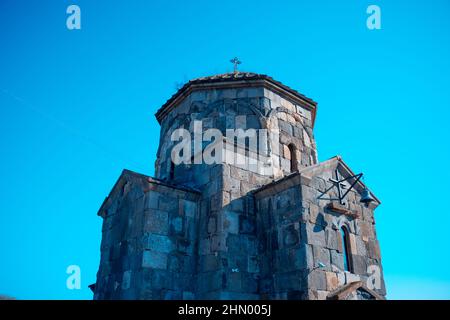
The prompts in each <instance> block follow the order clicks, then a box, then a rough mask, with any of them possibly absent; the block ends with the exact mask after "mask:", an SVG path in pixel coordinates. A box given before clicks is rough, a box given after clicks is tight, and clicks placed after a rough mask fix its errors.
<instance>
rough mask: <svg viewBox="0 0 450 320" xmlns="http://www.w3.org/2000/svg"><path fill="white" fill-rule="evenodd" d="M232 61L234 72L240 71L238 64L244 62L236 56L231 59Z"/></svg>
mask: <svg viewBox="0 0 450 320" xmlns="http://www.w3.org/2000/svg"><path fill="white" fill-rule="evenodd" d="M230 62H231V63H232V64H234V73H237V72H238V69H237V68H238V64H241V63H242V62H241V61H240V60H239V58H237V57H234V58H233V59H231V60H230Z"/></svg>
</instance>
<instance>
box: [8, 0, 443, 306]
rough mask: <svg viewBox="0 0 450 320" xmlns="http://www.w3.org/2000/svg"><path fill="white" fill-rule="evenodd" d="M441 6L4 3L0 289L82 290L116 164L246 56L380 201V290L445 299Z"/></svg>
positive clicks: (147, 158) (53, 295)
mask: <svg viewBox="0 0 450 320" xmlns="http://www.w3.org/2000/svg"><path fill="white" fill-rule="evenodd" d="M72 3H74V4H78V5H79V6H80V7H81V11H82V29H81V30H75V31H69V30H68V29H67V28H66V17H67V14H66V8H67V6H68V5H69V4H72ZM369 4H377V5H379V6H380V8H381V11H382V30H375V31H370V30H368V29H367V28H366V18H367V14H366V8H367V6H368V5H369ZM449 15H450V3H449V2H448V1H446V0H433V1H429V0H427V1H425V0H418V1H401V0H396V1H381V0H373V1H370V2H369V1H364V0H358V1H356V0H355V1H331V0H330V1H323V0H322V1H299V0H296V1H289V2H284V1H261V0H258V1H245V0H239V1H234V0H227V1H220V2H219V1H212V0H208V1H194V0H192V1H167V0H166V1H162V0H160V1H154V0H152V1H144V0H142V1H134V0H129V1H87V0H73V1H71V2H69V1H49V0H48V1H24V0H20V1H19V0H2V1H1V2H0V133H1V134H0V148H1V150H2V152H1V157H0V176H1V178H2V183H1V184H0V205H1V206H0V259H1V260H0V294H7V295H10V296H14V297H17V298H27V299H60V298H61V299H80V298H81V299H84V298H86V299H91V298H92V294H91V292H90V290H89V289H88V288H87V286H88V285H89V284H91V283H93V282H95V276H96V272H97V268H98V263H99V247H100V237H101V218H99V217H98V216H97V215H96V213H97V209H98V208H99V206H100V205H101V203H102V201H103V199H104V197H105V196H106V195H107V194H108V192H109V190H110V189H111V187H112V186H113V184H114V182H115V181H116V179H117V178H118V176H119V174H120V172H121V170H122V169H123V168H127V169H131V170H135V171H138V172H141V173H145V174H149V175H152V174H153V173H154V161H155V154H156V150H157V145H158V138H159V126H158V124H157V122H156V120H155V118H154V113H155V111H156V110H157V109H158V108H159V107H160V106H161V105H162V103H164V102H165V101H166V100H167V99H168V98H169V97H170V96H171V95H172V94H173V93H174V92H175V87H176V84H178V83H182V82H184V81H186V80H188V79H190V78H194V77H198V76H204V75H210V74H215V73H223V72H227V71H231V70H232V65H231V64H230V63H229V60H230V58H232V57H234V56H238V57H240V58H241V60H242V61H243V64H242V65H241V70H244V71H252V72H257V73H265V74H268V75H270V76H273V77H274V78H275V79H277V80H279V81H282V82H283V83H285V84H287V85H289V86H291V87H292V88H295V89H297V90H299V91H300V92H302V93H304V94H305V95H307V96H309V97H311V98H313V99H315V100H316V101H318V103H319V107H318V114H317V122H316V127H315V137H316V140H317V144H318V148H319V158H320V160H326V159H328V158H330V157H332V156H334V155H336V154H340V155H341V156H342V157H343V158H344V160H345V161H346V162H347V163H348V164H349V165H350V166H351V167H352V168H353V169H354V171H356V172H360V171H362V172H364V173H365V175H366V183H367V184H368V185H369V186H370V188H371V189H372V190H373V192H374V193H375V194H376V195H377V196H378V197H379V198H380V199H381V200H382V205H381V206H380V207H379V208H378V209H377V211H376V222H377V230H378V237H379V240H380V243H381V249H382V256H383V265H384V272H385V278H386V285H387V290H388V298H392V299H401V298H445V299H449V298H450V272H449V271H450V270H449V269H450V267H449V266H450V253H449V252H450V250H449V247H450V239H449V237H450V232H449V231H448V230H449V228H450V213H449V210H448V208H447V206H448V204H447V202H448V199H449V196H448V193H449V188H448V186H449V183H450V170H449V168H448V164H449V163H450V150H449V149H450V148H449V146H450V143H449V139H450V124H449V120H450V111H449V107H450V90H449V89H450V88H449V83H450V60H449V56H450V19H449ZM70 264H77V265H79V266H80V267H81V271H82V287H83V289H82V290H78V291H77V290H74V291H70V290H67V289H66V285H65V281H66V277H67V275H66V273H65V271H66V267H67V266H68V265H70Z"/></svg>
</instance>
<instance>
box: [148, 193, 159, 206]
mask: <svg viewBox="0 0 450 320" xmlns="http://www.w3.org/2000/svg"><path fill="white" fill-rule="evenodd" d="M145 200H146V201H145V207H146V208H148V209H159V194H158V193H156V192H154V191H149V192H147V193H146V194H145Z"/></svg>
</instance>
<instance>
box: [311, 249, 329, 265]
mask: <svg viewBox="0 0 450 320" xmlns="http://www.w3.org/2000/svg"><path fill="white" fill-rule="evenodd" d="M312 248H313V257H314V267H317V266H319V263H320V262H321V263H323V264H324V265H325V269H326V270H331V261H330V260H331V258H330V250H328V249H327V248H324V247H319V246H312Z"/></svg>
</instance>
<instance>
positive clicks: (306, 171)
mask: <svg viewBox="0 0 450 320" xmlns="http://www.w3.org/2000/svg"><path fill="white" fill-rule="evenodd" d="M331 168H339V169H340V170H339V172H340V174H341V175H342V176H343V177H350V176H354V175H355V173H354V172H353V171H352V170H351V169H350V167H349V166H348V165H347V164H346V163H345V162H344V160H342V158H341V157H340V156H334V157H333V158H331V159H328V160H326V161H323V162H320V163H318V164H315V165H313V166H309V167H306V168H303V169H301V170H299V171H298V172H294V173H291V174H289V175H286V176H284V177H282V178H279V179H277V180H273V181H272V182H271V183H269V184H266V185H264V186H262V187H261V188H259V189H256V190H254V191H253V193H254V194H257V193H259V192H262V191H263V190H266V189H269V188H272V187H275V188H280V187H281V185H284V188H289V187H291V186H292V185H293V184H298V183H300V181H302V179H307V180H308V179H312V178H313V177H314V176H316V175H318V174H320V172H323V170H327V169H331ZM350 182H351V180H350ZM281 188H283V187H281ZM354 188H355V190H357V191H358V192H360V193H361V192H362V191H363V190H364V189H365V188H367V187H366V185H365V183H364V182H363V181H361V180H359V181H358V182H357V183H356V185H355V186H354ZM280 190H281V189H280ZM370 194H371V195H372V197H373V198H374V199H375V201H376V202H377V205H379V204H381V201H380V200H379V199H378V198H377V197H376V196H375V195H374V194H373V193H372V191H370Z"/></svg>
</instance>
